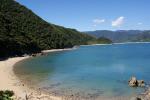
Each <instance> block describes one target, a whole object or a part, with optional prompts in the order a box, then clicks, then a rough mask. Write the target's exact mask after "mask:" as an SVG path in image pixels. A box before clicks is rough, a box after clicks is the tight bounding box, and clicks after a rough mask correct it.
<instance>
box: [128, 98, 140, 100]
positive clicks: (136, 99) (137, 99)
mask: <svg viewBox="0 0 150 100" xmlns="http://www.w3.org/2000/svg"><path fill="white" fill-rule="evenodd" d="M130 100H142V99H141V98H139V97H132V98H131V99H130Z"/></svg>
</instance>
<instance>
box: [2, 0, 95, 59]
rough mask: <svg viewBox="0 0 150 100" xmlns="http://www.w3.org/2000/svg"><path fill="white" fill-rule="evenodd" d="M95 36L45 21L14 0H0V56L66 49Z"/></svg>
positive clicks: (93, 39)
mask: <svg viewBox="0 0 150 100" xmlns="http://www.w3.org/2000/svg"><path fill="white" fill-rule="evenodd" d="M88 41H96V38H94V37H92V36H90V35H87V34H83V33H81V32H79V31H77V30H75V29H70V28H65V27H62V26H58V25H54V24H51V23H48V22H46V21H44V20H43V19H42V18H40V17H39V16H37V15H36V14H34V13H33V12H32V11H31V10H29V9H28V8H26V7H25V6H23V5H21V4H19V3H18V2H16V1H14V0H0V51H1V52H0V57H7V56H16V55H22V54H31V53H36V52H40V51H41V50H45V49H57V48H59V49H60V48H69V47H73V46H74V45H80V44H87V43H88Z"/></svg>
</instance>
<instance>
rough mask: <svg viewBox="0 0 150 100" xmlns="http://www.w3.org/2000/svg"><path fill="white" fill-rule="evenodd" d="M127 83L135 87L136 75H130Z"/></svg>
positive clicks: (136, 82)
mask: <svg viewBox="0 0 150 100" xmlns="http://www.w3.org/2000/svg"><path fill="white" fill-rule="evenodd" d="M128 84H129V86H131V87H137V86H138V81H137V79H136V77H131V79H130V80H129V82H128Z"/></svg>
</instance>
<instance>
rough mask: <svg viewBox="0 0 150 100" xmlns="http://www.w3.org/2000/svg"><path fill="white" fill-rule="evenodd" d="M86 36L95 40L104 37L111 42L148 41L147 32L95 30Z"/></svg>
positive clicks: (148, 34)
mask: <svg viewBox="0 0 150 100" xmlns="http://www.w3.org/2000/svg"><path fill="white" fill-rule="evenodd" d="M86 33H87V34H90V35H93V36H95V37H97V38H99V37H105V38H108V39H110V40H112V41H113V42H148V41H150V31H149V30H143V31H142V30H117V31H110V30H96V31H87V32H86Z"/></svg>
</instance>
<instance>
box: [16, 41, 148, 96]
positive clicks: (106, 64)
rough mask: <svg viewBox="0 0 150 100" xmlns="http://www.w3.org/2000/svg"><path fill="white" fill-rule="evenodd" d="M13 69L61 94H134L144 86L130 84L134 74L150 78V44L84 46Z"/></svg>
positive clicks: (36, 83) (33, 82)
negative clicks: (129, 81)
mask: <svg viewBox="0 0 150 100" xmlns="http://www.w3.org/2000/svg"><path fill="white" fill-rule="evenodd" d="M14 70H15V73H16V74H17V75H18V77H19V78H20V79H24V80H26V81H29V82H30V83H31V85H34V86H38V87H41V88H46V87H47V88H50V90H49V91H59V93H60V94H63V93H67V92H69V93H70V91H71V92H72V93H78V92H79V93H83V94H88V93H95V94H96V93H97V94H100V95H103V96H126V95H134V94H138V93H140V92H141V91H142V90H143V88H130V87H129V86H128V80H129V78H130V77H131V76H136V77H137V78H138V79H144V80H145V81H146V82H147V83H149V81H150V44H149V43H139V44H114V45H100V46H81V47H80V48H78V49H76V50H71V51H62V52H54V53H49V54H48V55H47V56H41V57H35V58H30V59H27V60H24V61H22V62H20V63H18V64H17V65H16V67H15V69H14Z"/></svg>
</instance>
